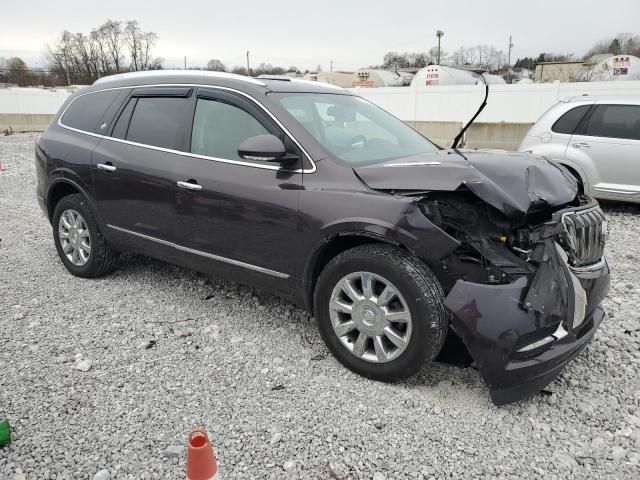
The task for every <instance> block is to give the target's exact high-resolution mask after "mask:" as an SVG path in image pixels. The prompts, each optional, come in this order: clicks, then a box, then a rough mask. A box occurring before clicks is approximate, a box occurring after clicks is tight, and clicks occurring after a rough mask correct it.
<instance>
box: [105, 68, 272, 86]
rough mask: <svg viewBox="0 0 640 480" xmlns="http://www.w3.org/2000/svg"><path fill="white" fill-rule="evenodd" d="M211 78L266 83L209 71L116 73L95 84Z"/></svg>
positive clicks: (258, 83) (233, 74)
mask: <svg viewBox="0 0 640 480" xmlns="http://www.w3.org/2000/svg"><path fill="white" fill-rule="evenodd" d="M178 76H181V77H184V76H193V77H213V78H228V79H232V80H240V81H243V82H248V83H253V84H255V85H261V86H265V85H266V83H264V82H261V81H260V80H257V79H255V78H252V77H246V76H244V75H236V74H235V73H227V72H212V71H209V70H144V71H141V72H126V73H116V74H114V75H108V76H106V77H102V78H99V79H98V80H96V81H95V82H93V84H94V85H96V84H103V83H107V82H115V81H117V80H125V79H128V78H146V77H178Z"/></svg>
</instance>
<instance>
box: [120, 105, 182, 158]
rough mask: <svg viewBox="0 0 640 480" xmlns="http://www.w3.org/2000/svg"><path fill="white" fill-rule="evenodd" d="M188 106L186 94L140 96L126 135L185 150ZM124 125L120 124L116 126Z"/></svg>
mask: <svg viewBox="0 0 640 480" xmlns="http://www.w3.org/2000/svg"><path fill="white" fill-rule="evenodd" d="M187 108H188V100H187V99H186V98H175V97H140V98H138V99H137V102H136V105H135V109H134V110H133V115H132V116H131V120H130V121H129V126H128V129H127V134H126V139H127V140H129V141H131V142H136V143H143V144H145V145H152V146H154V147H162V148H170V149H173V150H184V147H185V141H184V125H185V119H186V111H187ZM121 118H123V116H121ZM120 127H121V126H120V125H119V124H116V128H118V129H119V128H120Z"/></svg>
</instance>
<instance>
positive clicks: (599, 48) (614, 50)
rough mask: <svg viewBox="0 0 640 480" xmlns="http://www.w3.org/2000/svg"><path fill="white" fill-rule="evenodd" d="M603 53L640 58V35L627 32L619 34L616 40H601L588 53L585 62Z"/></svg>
mask: <svg viewBox="0 0 640 480" xmlns="http://www.w3.org/2000/svg"><path fill="white" fill-rule="evenodd" d="M601 53H610V54H612V55H635V56H640V35H634V34H632V33H626V32H625V33H619V34H617V35H616V36H615V37H614V38H605V39H603V40H600V41H598V42H596V44H595V45H594V46H593V47H591V48H590V49H589V50H588V51H587V53H586V54H585V56H584V58H583V60H588V59H589V58H591V57H592V56H594V55H598V54H601Z"/></svg>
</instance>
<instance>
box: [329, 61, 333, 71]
mask: <svg viewBox="0 0 640 480" xmlns="http://www.w3.org/2000/svg"><path fill="white" fill-rule="evenodd" d="M329 71H330V72H333V60H331V67H329Z"/></svg>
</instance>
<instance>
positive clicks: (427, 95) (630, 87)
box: [349, 81, 640, 123]
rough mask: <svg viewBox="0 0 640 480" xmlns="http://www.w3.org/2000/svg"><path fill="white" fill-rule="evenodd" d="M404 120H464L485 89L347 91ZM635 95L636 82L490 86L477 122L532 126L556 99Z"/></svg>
mask: <svg viewBox="0 0 640 480" xmlns="http://www.w3.org/2000/svg"><path fill="white" fill-rule="evenodd" d="M349 90H350V91H352V92H356V93H358V94H359V95H361V96H363V97H365V98H366V99H368V100H370V101H371V102H373V103H375V104H377V105H379V106H380V107H382V108H384V109H385V110H387V111H389V112H391V113H392V114H394V115H395V116H397V117H398V118H400V119H401V120H404V121H419V122H466V121H467V120H469V119H470V118H471V117H472V116H473V114H474V113H475V112H476V110H477V109H478V107H479V106H480V104H481V103H482V99H483V97H484V85H454V86H430V87H427V86H419V87H418V86H411V87H385V88H352V89H349ZM583 94H589V95H602V94H606V95H609V94H614V95H637V96H640V81H629V82H583V83H538V84H524V85H517V84H516V85H490V87H489V101H488V104H487V107H486V108H485V109H484V111H483V112H482V113H481V114H480V116H479V117H478V119H477V122H486V123H501V122H506V123H533V122H535V121H536V120H537V119H538V118H539V117H540V115H542V114H543V113H544V112H545V111H546V110H547V109H548V108H550V107H551V106H553V105H554V104H556V103H557V102H558V101H559V100H561V99H563V98H565V97H569V96H575V95H583Z"/></svg>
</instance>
